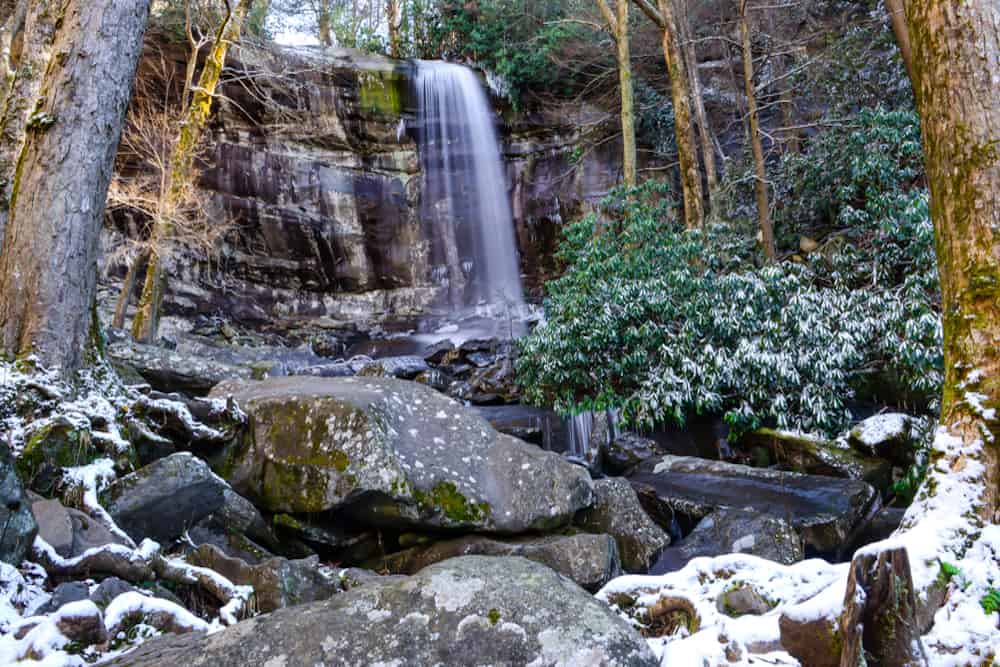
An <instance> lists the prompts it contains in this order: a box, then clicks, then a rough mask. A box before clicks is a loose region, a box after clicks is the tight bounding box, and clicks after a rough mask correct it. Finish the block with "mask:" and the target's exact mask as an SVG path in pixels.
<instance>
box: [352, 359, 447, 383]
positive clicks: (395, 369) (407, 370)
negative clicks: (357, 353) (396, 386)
mask: <svg viewBox="0 0 1000 667" xmlns="http://www.w3.org/2000/svg"><path fill="white" fill-rule="evenodd" d="M351 366H352V368H354V370H355V372H356V373H357V374H358V375H362V376H368V377H394V378H402V379H404V380H412V379H413V378H415V377H417V376H418V375H420V374H421V373H426V372H427V371H429V370H430V366H428V365H427V362H426V361H424V360H423V358H421V357H415V356H402V357H383V358H381V359H376V360H374V361H368V362H355V363H353V364H351Z"/></svg>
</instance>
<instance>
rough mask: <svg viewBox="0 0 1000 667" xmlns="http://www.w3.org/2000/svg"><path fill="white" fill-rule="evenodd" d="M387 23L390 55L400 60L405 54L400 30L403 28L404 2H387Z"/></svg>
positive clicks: (400, 0) (397, 0) (395, 0)
mask: <svg viewBox="0 0 1000 667" xmlns="http://www.w3.org/2000/svg"><path fill="white" fill-rule="evenodd" d="M385 18H386V23H387V24H388V25H389V55H390V56H391V57H393V58H399V57H400V56H401V54H402V52H403V47H402V36H401V35H400V29H401V28H402V27H403V1H402V0H387V2H386V7H385Z"/></svg>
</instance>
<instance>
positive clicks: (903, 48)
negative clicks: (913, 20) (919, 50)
mask: <svg viewBox="0 0 1000 667" xmlns="http://www.w3.org/2000/svg"><path fill="white" fill-rule="evenodd" d="M885 10H886V11H887V12H888V13H889V24H890V25H891V26H892V34H893V35H895V37H896V46H897V47H899V56H900V57H901V58H902V59H903V66H904V67H906V73H907V74H908V75H909V77H910V81H911V82H912V81H913V49H912V48H911V47H910V29H909V28H907V26H906V0H885Z"/></svg>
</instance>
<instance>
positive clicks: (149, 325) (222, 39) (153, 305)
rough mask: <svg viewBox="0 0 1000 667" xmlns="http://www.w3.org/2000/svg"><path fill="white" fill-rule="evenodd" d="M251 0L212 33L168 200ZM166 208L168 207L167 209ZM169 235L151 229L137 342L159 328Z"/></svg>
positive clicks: (173, 161)
mask: <svg viewBox="0 0 1000 667" xmlns="http://www.w3.org/2000/svg"><path fill="white" fill-rule="evenodd" d="M251 4H252V0H240V2H239V4H237V5H236V7H235V9H233V11H232V13H231V14H230V15H229V16H227V17H226V19H225V20H224V21H223V22H222V25H220V26H219V29H218V31H217V32H216V36H215V41H214V42H213V44H212V50H211V53H209V55H208V58H207V59H206V60H205V65H204V67H203V68H202V70H201V76H200V77H199V78H198V85H197V86H196V87H195V89H194V94H193V96H192V98H191V104H190V105H189V106H188V109H187V112H186V114H185V119H184V122H183V123H182V124H181V132H180V138H179V140H178V142H177V147H176V148H175V149H174V153H173V155H172V156H171V158H170V179H169V184H168V190H167V192H168V195H167V196H168V197H172V198H174V197H178V196H179V195H180V193H181V192H182V191H183V190H184V188H185V187H186V186H187V184H188V183H189V182H190V180H191V177H192V176H191V171H192V167H193V166H194V153H195V149H196V147H197V145H198V142H199V141H201V134H202V131H203V130H204V129H205V124H206V123H207V122H208V119H209V116H210V115H211V112H212V100H213V98H214V96H215V89H216V87H217V86H218V85H219V79H220V77H221V75H222V69H223V67H224V66H225V64H226V55H227V54H228V52H229V47H230V45H231V44H233V43H234V42H236V41H237V40H238V39H239V37H240V32H241V30H242V28H243V23H244V21H245V20H246V16H247V12H248V11H249V9H250V5H251ZM168 208H169V206H168ZM172 235H173V226H172V225H171V224H170V223H169V221H167V220H166V219H163V218H161V219H159V220H157V221H156V223H155V225H154V226H153V229H152V232H151V237H150V248H151V249H152V250H151V254H150V257H149V265H148V267H147V269H146V281H145V285H144V286H143V290H142V298H141V299H140V300H139V308H138V310H137V311H136V314H135V319H134V320H133V321H132V335H133V337H134V338H135V339H136V340H138V341H143V342H151V341H152V340H153V339H154V338H156V331H157V329H158V327H159V318H160V308H161V306H162V303H163V292H164V288H165V274H164V271H163V263H164V260H166V259H167V254H168V249H167V245H168V244H169V242H170V239H171V237H172Z"/></svg>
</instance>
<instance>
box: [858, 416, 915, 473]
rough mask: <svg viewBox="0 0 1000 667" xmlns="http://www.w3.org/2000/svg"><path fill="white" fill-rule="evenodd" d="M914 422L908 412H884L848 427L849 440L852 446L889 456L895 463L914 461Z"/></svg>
mask: <svg viewBox="0 0 1000 667" xmlns="http://www.w3.org/2000/svg"><path fill="white" fill-rule="evenodd" d="M918 435H919V434H918V433H917V424H916V421H915V420H914V419H913V417H910V416H909V415H905V414H901V413H897V412H887V413H885V414H881V415H875V416H874V417H869V418H868V419H865V420H864V421H862V422H861V423H860V424H858V425H857V426H855V427H854V428H852V429H851V432H850V433H849V435H848V441H849V442H850V443H851V446H853V447H854V448H855V449H857V450H858V451H860V452H863V453H865V454H867V455H868V456H877V457H880V458H884V459H889V460H890V461H892V462H893V463H895V464H896V465H900V466H908V465H910V464H911V463H913V457H914V455H915V453H916V448H915V446H914V439H915V438H916V437H918Z"/></svg>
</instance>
